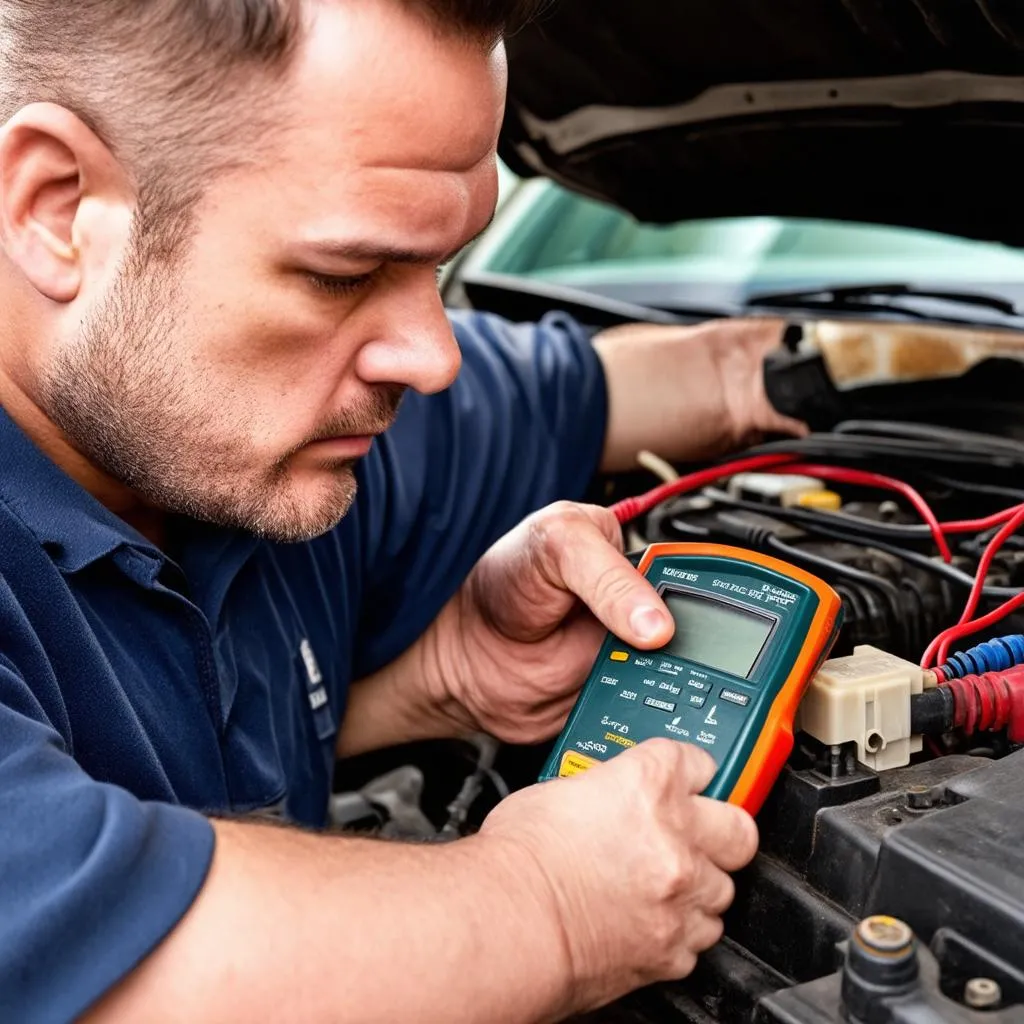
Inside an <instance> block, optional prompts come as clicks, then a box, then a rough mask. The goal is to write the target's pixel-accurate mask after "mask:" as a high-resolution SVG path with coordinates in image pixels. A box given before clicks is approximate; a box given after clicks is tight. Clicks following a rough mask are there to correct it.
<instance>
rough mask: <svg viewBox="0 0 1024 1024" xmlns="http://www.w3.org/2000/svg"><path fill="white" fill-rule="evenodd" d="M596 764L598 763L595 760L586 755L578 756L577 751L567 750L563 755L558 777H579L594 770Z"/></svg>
mask: <svg viewBox="0 0 1024 1024" xmlns="http://www.w3.org/2000/svg"><path fill="white" fill-rule="evenodd" d="M595 764H597V761H596V760H595V759H594V758H592V757H587V755H586V754H577V753H576V751H575V750H567V751H566V752H565V753H564V754H563V755H562V765H561V767H560V768H559V769H558V777H559V778H560V779H564V778H567V777H568V776H570V775H578V774H579V773H580V772H585V771H586V770H587V769H588V768H593V767H594V765H595Z"/></svg>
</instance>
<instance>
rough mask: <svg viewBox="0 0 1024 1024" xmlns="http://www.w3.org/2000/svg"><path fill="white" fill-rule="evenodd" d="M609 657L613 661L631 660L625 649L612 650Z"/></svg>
mask: <svg viewBox="0 0 1024 1024" xmlns="http://www.w3.org/2000/svg"><path fill="white" fill-rule="evenodd" d="M609 657H610V658H611V659H612V661H629V655H628V654H627V653H626V652H625V651H612V653H611V654H610V655H609Z"/></svg>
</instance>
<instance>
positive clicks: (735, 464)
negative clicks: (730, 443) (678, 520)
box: [611, 454, 794, 523]
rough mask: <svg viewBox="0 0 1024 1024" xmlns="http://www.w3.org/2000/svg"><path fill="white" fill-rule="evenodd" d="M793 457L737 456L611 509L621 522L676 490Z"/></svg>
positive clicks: (638, 514) (675, 493) (763, 467)
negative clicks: (738, 457)
mask: <svg viewBox="0 0 1024 1024" xmlns="http://www.w3.org/2000/svg"><path fill="white" fill-rule="evenodd" d="M793 460H794V456H792V455H781V454H780V455H756V456H753V457H751V458H743V459H736V460H734V461H732V462H727V463H724V464H720V465H717V466H711V467H710V468H709V469H702V470H700V471H698V472H696V473H689V474H688V475H686V476H681V477H680V478H679V479H678V480H673V481H671V482H670V483H665V484H662V485H661V486H660V487H655V488H654V490H653V491H648V492H647V493H646V494H639V495H635V496H631V497H628V498H623V499H622V500H621V501H618V502H616V503H615V504H614V505H612V507H611V509H612V512H614V513H615V517H616V518H617V519H618V521H619V522H620V523H628V522H630V521H632V520H633V519H636V518H637V516H641V515H643V514H644V513H645V512H650V510H651V509H652V508H654V506H655V505H659V504H661V502H663V501H667V500H668V499H669V498H674V497H675V496H676V495H677V494H685V493H686V492H687V491H695V490H697V488H699V487H703V486H704V485H705V484H711V483H714V482H715V481H716V480H720V479H721V478H722V477H723V476H732V475H733V474H734V473H746V472H752V471H754V470H758V469H768V468H770V467H772V466H779V465H782V464H784V463H786V462H792V461H793Z"/></svg>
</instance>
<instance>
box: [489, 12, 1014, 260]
mask: <svg viewBox="0 0 1024 1024" xmlns="http://www.w3.org/2000/svg"><path fill="white" fill-rule="evenodd" d="M508 54H509V69H510V78H509V97H508V107H507V113H506V118H505V124H504V129H503V134H502V142H501V155H502V158H503V159H504V160H505V161H506V163H508V165H509V166H510V167H511V168H512V169H513V170H514V171H516V172H517V173H519V174H520V175H523V176H525V177H530V176H535V175H546V176H548V177H551V178H553V179H554V180H556V181H558V182H560V183H561V184H563V185H566V186H568V187H570V188H572V189H574V190H576V191H579V192H581V193H583V194H585V195H589V196H592V197H594V198H597V199H601V200H605V201H607V202H611V203H613V204H615V205H617V206H619V207H621V208H622V209H624V210H626V211H627V212H629V213H630V214H632V215H633V216H634V217H636V218H637V219H639V220H643V221H649V222H672V221H677V220H682V219H691V218H704V217H726V216H759V215H765V216H791V217H815V218H827V219H836V220H851V221H863V222H869V223H884V224H892V225H899V226H905V227H914V228H923V229H926V230H933V231H941V232H947V233H950V234H957V235H962V236H965V237H972V238H981V239H987V240H992V241H999V242H1004V243H1007V244H1010V245H1024V214H1022V213H1021V212H1020V211H1021V208H1022V207H1021V202H1020V199H1019V198H1018V196H1019V191H1020V189H1021V177H1022V174H1021V160H1020V157H1019V155H1018V154H1020V153H1024V3H1021V2H1020V0H772V2H770V3H766V2H764V0H685V2H677V0H630V2H629V3H622V2H621V0H556V3H555V5H554V6H553V7H552V9H551V10H550V11H549V12H548V13H547V14H545V15H543V16H542V17H541V18H540V19H539V20H538V21H537V22H535V23H534V24H533V25H531V26H529V27H528V28H527V29H525V30H524V31H522V32H521V33H519V34H517V35H515V36H514V37H513V38H511V39H510V40H509V41H508Z"/></svg>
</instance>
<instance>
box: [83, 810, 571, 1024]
mask: <svg viewBox="0 0 1024 1024" xmlns="http://www.w3.org/2000/svg"><path fill="white" fill-rule="evenodd" d="M215 827H216V830H217V848H216V853H215V856H214V861H213V865H212V868H211V871H210V874H209V877H208V880H207V882H206V884H205V886H204V888H203V890H202V892H201V893H200V895H199V897H198V898H197V900H196V902H195V903H194V905H193V906H192V908H191V909H190V911H189V912H188V914H187V915H186V916H185V918H184V919H183V920H182V922H181V923H180V924H179V926H178V927H177V928H176V929H175V931H174V932H173V933H172V934H171V935H170V936H169V937H168V939H167V940H166V941H165V942H164V943H163V945H162V946H161V947H160V948H159V949H158V950H157V951H156V952H154V953H153V954H152V955H151V956H150V957H149V958H148V960H146V961H145V962H144V963H143V964H142V965H141V966H140V967H139V968H137V969H136V970H135V972H134V973H133V974H132V975H131V976H129V977H128V978H127V979H126V981H125V982H123V983H122V984H121V985H120V986H119V988H118V989H116V990H115V991H114V992H112V993H111V994H110V995H109V996H108V997H107V998H106V999H105V1000H104V1001H103V1002H102V1004H101V1005H99V1006H98V1007H96V1009H95V1010H94V1011H93V1012H92V1013H91V1014H90V1015H89V1016H88V1017H87V1018H86V1022H87V1024H107V1022H113V1021H124V1020H145V1021H146V1022H147V1024H164V1022H171V1021H175V1022H178V1021H182V1022H183V1021H188V1022H190V1024H219V1022H221V1021H224V1022H228V1021H237V1020H257V1019H258V1020H265V1021H275V1020H301V1021H304V1022H307V1024H317V1022H319V1021H324V1022H327V1021H330V1022H332V1024H345V1022H348V1021H352V1022H356V1021H358V1022H359V1024H373V1022H382V1024H383V1022H387V1024H392V1022H395V1021H413V1020H417V1021H435V1020H436V1021H441V1020H443V1021H445V1022H446V1024H476V1022H479V1024H485V1022H486V1024H519V1022H522V1024H533V1022H541V1021H547V1020H557V1019H559V1018H560V1017H561V1016H563V1015H564V1014H565V1013H566V1012H567V1010H569V1009H571V1008H570V1007H567V1006H566V1004H565V1000H566V999H567V998H568V993H569V989H570V986H569V983H568V972H569V965H568V964H567V962H566V961H565V951H564V948H563V946H562V945H561V941H560V937H559V934H558V929H557V921H554V922H553V921H552V909H551V907H549V906H548V905H546V904H545V903H544V899H545V898H546V894H545V889H544V885H543V882H542V881H539V880H530V879H527V878H526V877H524V874H523V873H524V872H525V871H526V870H527V866H524V865H523V864H521V863H518V862H516V861H515V860H514V857H513V853H512V851H511V849H510V848H507V847H506V846H505V845H504V844H503V843H502V842H501V841H500V840H494V839H490V838H488V837H487V836H485V835H479V836H474V837H473V838H471V839H466V840H463V841H460V842H457V843H453V844H445V845H438V846H433V845H425V846H421V845H404V844H397V843H386V842H379V841H373V840H362V839H354V838H340V837H323V836H315V835H308V834H304V833H300V832H298V831H295V830H291V829H282V828H277V827H274V826H264V825H252V824H236V823H217V824H216V826H215Z"/></svg>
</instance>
